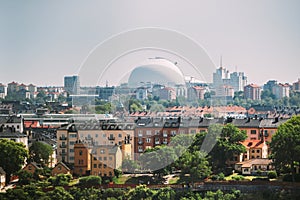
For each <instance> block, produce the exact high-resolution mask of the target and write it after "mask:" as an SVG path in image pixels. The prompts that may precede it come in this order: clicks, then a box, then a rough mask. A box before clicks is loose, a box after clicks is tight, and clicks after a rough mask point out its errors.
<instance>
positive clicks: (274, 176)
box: [268, 171, 277, 179]
mask: <svg viewBox="0 0 300 200" xmlns="http://www.w3.org/2000/svg"><path fill="white" fill-rule="evenodd" d="M268 178H269V179H273V178H277V173H276V171H269V172H268Z"/></svg>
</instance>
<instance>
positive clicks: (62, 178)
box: [48, 174, 72, 186]
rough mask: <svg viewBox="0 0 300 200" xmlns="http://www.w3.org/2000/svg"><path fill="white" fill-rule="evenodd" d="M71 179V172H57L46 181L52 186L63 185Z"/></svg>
mask: <svg viewBox="0 0 300 200" xmlns="http://www.w3.org/2000/svg"><path fill="white" fill-rule="evenodd" d="M71 180H72V175H71V174H58V175H56V176H54V177H50V178H49V179H48V182H49V183H51V185H53V186H65V185H68V184H69V183H70V181H71Z"/></svg>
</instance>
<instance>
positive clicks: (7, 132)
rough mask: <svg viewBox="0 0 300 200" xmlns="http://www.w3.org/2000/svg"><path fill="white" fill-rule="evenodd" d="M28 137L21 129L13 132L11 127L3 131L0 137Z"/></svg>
mask: <svg viewBox="0 0 300 200" xmlns="http://www.w3.org/2000/svg"><path fill="white" fill-rule="evenodd" d="M24 137H27V135H26V134H23V133H20V132H19V131H16V132H12V131H11V130H9V129H5V130H3V132H0V138H2V139H3V138H24Z"/></svg>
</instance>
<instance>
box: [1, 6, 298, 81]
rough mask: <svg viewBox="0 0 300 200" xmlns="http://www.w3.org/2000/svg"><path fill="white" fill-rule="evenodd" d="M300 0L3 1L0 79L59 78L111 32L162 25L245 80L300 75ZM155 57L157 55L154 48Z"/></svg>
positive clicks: (71, 71)
mask: <svg viewBox="0 0 300 200" xmlns="http://www.w3.org/2000/svg"><path fill="white" fill-rule="evenodd" d="M299 9H300V1H299V0H285V1H284V0H245V1H243V0H220V1H213V0H208V1H199V0H194V1H174V0H163V1H162V0H151V1H142V0H136V1H130V0H127V1H125V0H123V1H122V0H114V1H113V0H109V1H87V0H85V1H83V0H82V1H76V0H70V1H61V0H59V1H54V0H52V1H45V0H36V1H30V0H27V1H21V0H20V1H17V0H15V1H11V0H7V1H4V0H1V1H0V69H1V72H0V83H5V84H7V83H8V82H11V81H13V80H15V81H18V82H19V83H22V82H23V83H25V84H29V83H34V84H36V85H48V86H49V85H63V76H64V75H72V74H76V73H77V72H78V69H79V66H80V65H81V63H82V62H83V60H84V59H85V58H86V57H87V55H88V54H89V52H90V51H91V50H92V49H93V48H94V47H95V46H96V45H98V44H99V43H101V42H103V41H104V40H106V39H107V38H109V37H110V36H112V35H114V34H118V33H120V32H122V31H126V30H130V29H134V28H140V27H161V28H167V29H172V30H175V31H178V32H181V33H183V34H185V35H187V36H189V37H191V38H193V39H194V40H195V41H197V42H198V43H199V44H200V45H202V47H203V48H204V49H205V50H206V52H207V53H208V55H209V56H210V57H211V59H212V61H213V62H214V63H215V64H216V65H218V63H219V57H220V55H222V57H223V66H225V67H226V68H228V69H229V70H230V71H234V70H235V69H236V67H237V70H238V71H243V72H245V73H246V76H248V80H249V83H258V84H263V83H265V82H266V81H267V80H269V79H277V80H278V81H280V82H295V81H296V80H297V79H298V78H300V73H299V72H300V70H299V69H300V12H299ZM158 56H159V55H158Z"/></svg>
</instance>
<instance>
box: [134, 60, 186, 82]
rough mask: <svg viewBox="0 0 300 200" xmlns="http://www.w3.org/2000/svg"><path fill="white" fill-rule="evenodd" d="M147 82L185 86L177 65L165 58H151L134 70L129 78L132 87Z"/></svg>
mask: <svg viewBox="0 0 300 200" xmlns="http://www.w3.org/2000/svg"><path fill="white" fill-rule="evenodd" d="M147 82H151V83H156V84H162V85H174V84H184V75H183V74H182V72H181V71H180V69H179V68H178V67H177V66H176V63H173V62H171V61H169V60H167V59H164V58H149V59H147V60H146V61H144V62H142V63H141V64H140V65H138V66H137V67H136V68H135V69H133V70H132V72H131V73H130V76H129V78H128V84H129V85H130V86H138V85H140V84H141V83H147Z"/></svg>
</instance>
